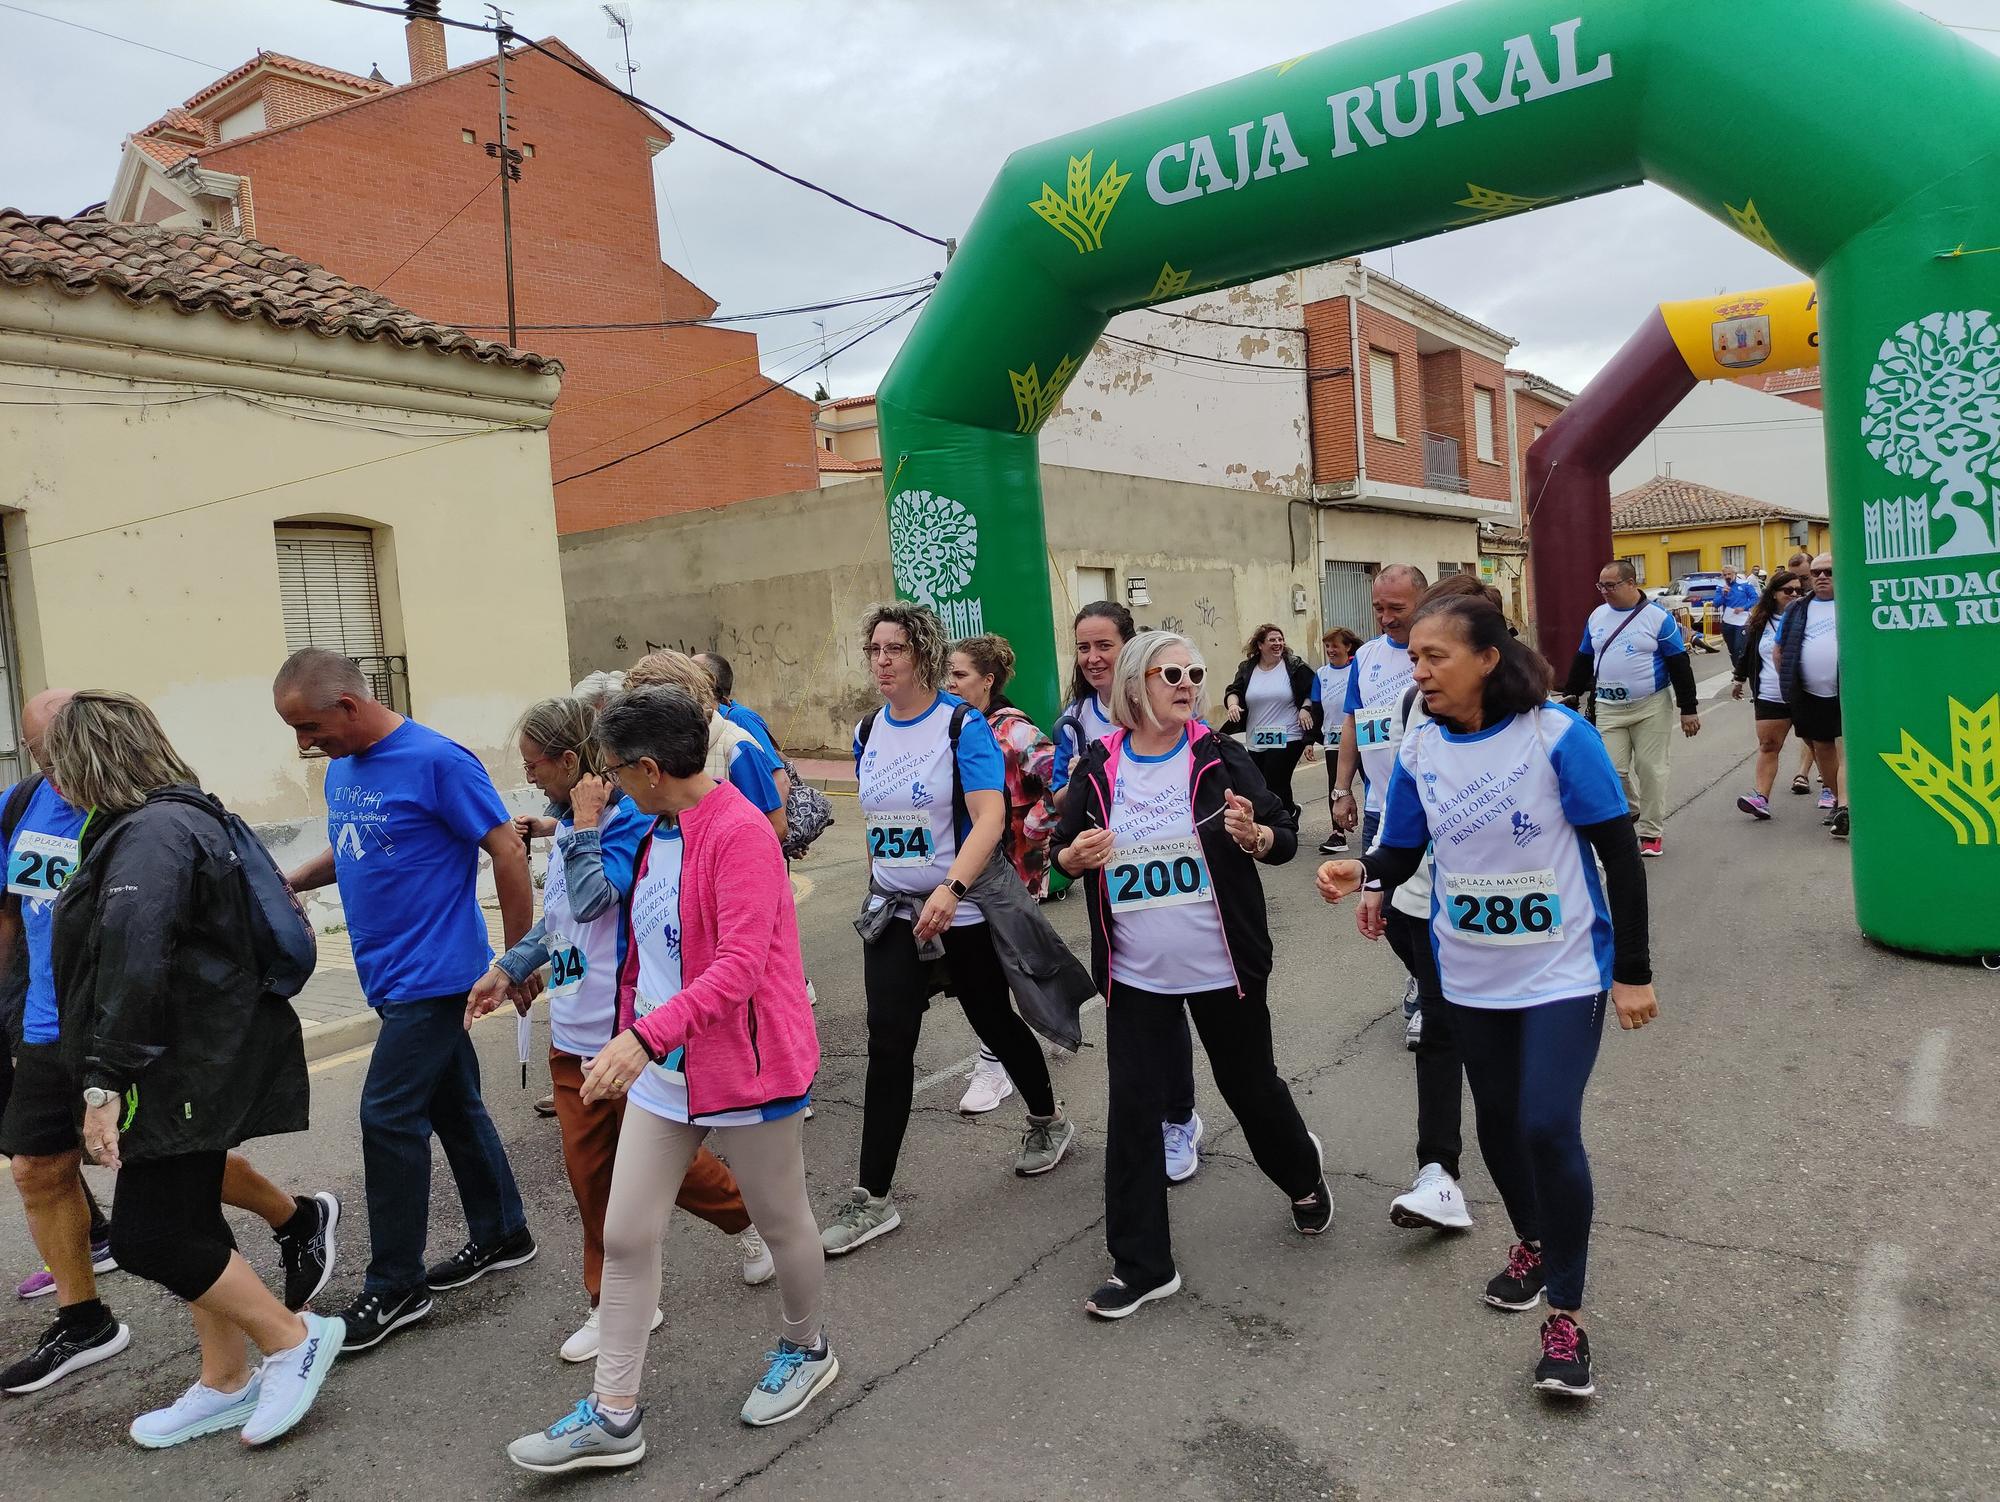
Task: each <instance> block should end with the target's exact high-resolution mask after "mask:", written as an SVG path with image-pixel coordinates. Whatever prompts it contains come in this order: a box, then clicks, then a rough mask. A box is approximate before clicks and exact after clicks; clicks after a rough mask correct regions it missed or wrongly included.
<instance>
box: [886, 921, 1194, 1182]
mask: <svg viewBox="0 0 2000 1502" xmlns="http://www.w3.org/2000/svg"><path fill="white" fill-rule="evenodd" d="M944 959H945V966H946V968H947V969H948V970H949V971H950V973H951V988H952V990H953V991H954V992H956V993H957V995H958V1004H959V1006H960V1008H962V1009H963V1010H964V1012H965V1020H966V1021H967V1022H969V1023H971V1024H972V1030H973V1032H975V1033H977V1034H978V1035H979V1041H980V1042H981V1043H984V1044H985V1045H986V1046H987V1047H988V1048H989V1049H991V1050H992V1051H993V1056H994V1057H995V1058H997V1059H998V1060H999V1061H1000V1062H1001V1064H1003V1065H1004V1066H1005V1067H1006V1070H1007V1075H1008V1078H1010V1079H1012V1080H1013V1081H1014V1084H1015V1087H1016V1088H1017V1089H1019V1090H1020V1092H1021V1099H1022V1101H1023V1103H1025V1104H1026V1106H1027V1108H1028V1111H1029V1113H1030V1114H1031V1115H1035V1116H1048V1115H1052V1114H1053V1113H1054V1111H1055V1108H1056V1097H1055V1090H1054V1088H1053V1087H1052V1086H1051V1085H1050V1084H1049V1064H1048V1060H1047V1059H1045V1058H1043V1057H1042V1047H1041V1045H1040V1044H1039V1043H1037V1042H1036V1041H1035V1035H1034V1032H1033V1031H1032V1030H1031V1029H1030V1028H1029V1027H1028V1024H1027V1023H1025V1022H1023V1021H1022V1020H1021V1019H1020V1017H1019V1016H1017V1015H1016V1014H1015V1012H1014V1001H1013V997H1012V996H1011V995H1010V994H1009V993H1008V990H1007V977H1006V976H1005V974H1003V973H1002V971H1001V969H1000V957H999V956H998V955H996V954H995V953H994V952H993V937H992V935H991V934H989V933H988V932H987V930H986V925H985V924H984V923H968V924H966V925H965V927H963V928H948V929H946V930H945V931H944ZM862 974H863V977H864V981H865V983H866V986H867V991H868V1085H867V1088H866V1091H865V1093H864V1095H863V1097H862V1110H861V1187H862V1188H863V1189H866V1190H867V1191H868V1192H869V1193H870V1194H875V1195H881V1194H887V1193H888V1192H889V1185H890V1184H891V1183H892V1182H893V1181H894V1180H895V1177H896V1159H897V1158H898V1157H900V1156H901V1155H902V1151H903V1133H904V1132H905V1131H906V1130H907V1129H908V1128H909V1125H910V1101H911V1098H912V1095H913V1090H914V1086H915V1084H916V1080H915V1077H914V1076H915V1069H916V1061H917V1036H918V1034H919V1033H920V1032H921V1031H922V1030H923V1025H924V1013H925V1011H926V1010H928V1009H929V1007H930V998H929V996H928V995H927V994H926V989H925V976H924V962H923V961H922V960H920V959H918V958H917V938H916V934H915V933H914V932H913V931H912V929H911V926H910V923H909V921H908V920H907V919H904V918H896V919H892V920H891V921H890V923H889V926H888V928H887V929H886V930H885V931H884V932H883V934H882V937H881V938H879V939H877V940H876V941H875V942H874V943H873V944H869V945H866V946H864V948H863V950H862ZM1159 1122H1160V1118H1159V1115H1158V1113H1155V1114H1154V1117H1153V1156H1154V1157H1155V1158H1159V1157H1160V1126H1159ZM1161 1171H1162V1173H1164V1172H1165V1170H1164V1169H1162V1170H1161Z"/></svg>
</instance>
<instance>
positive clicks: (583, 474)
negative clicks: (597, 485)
mask: <svg viewBox="0 0 2000 1502" xmlns="http://www.w3.org/2000/svg"><path fill="white" fill-rule="evenodd" d="M929 299H930V294H929V293H925V294H924V296H923V297H922V298H920V299H919V300H918V301H916V302H913V303H911V304H910V306H909V307H907V308H903V309H900V310H899V311H897V312H895V313H892V314H890V315H889V317H887V318H885V319H883V320H882V321H881V322H879V323H877V324H876V325H875V326H874V327H873V328H871V329H867V330H864V331H863V332H862V333H859V334H857V335H855V336H854V338H852V339H850V340H848V341H847V343H845V344H843V345H841V346H840V348H839V349H836V350H834V351H832V353H830V354H829V355H828V356H827V358H828V359H832V358H833V356H834V355H843V354H846V353H847V351H849V350H850V349H853V348H854V346H855V345H857V344H859V343H861V341H862V340H864V339H871V338H873V337H874V336H875V335H877V334H879V333H881V332H882V330H883V329H886V328H887V327H888V326H889V325H890V324H892V323H894V322H895V321H896V320H897V319H899V318H903V317H906V316H907V315H909V314H910V313H913V312H915V311H916V310H917V309H918V308H920V307H922V306H923V305H924V303H925V302H927V301H929ZM817 364H819V360H818V359H817V358H814V359H813V360H812V361H811V362H810V363H809V364H807V365H804V366H802V367H801V368H800V369H798V370H795V371H793V372H792V374H791V375H789V376H786V377H785V378H784V380H785V381H793V380H797V379H798V378H799V376H801V375H803V374H804V373H805V372H806V371H808V370H811V369H812V368H813V366H814V365H817ZM788 389H789V388H788V387H787V386H786V385H785V384H784V381H779V382H776V383H774V384H772V385H770V386H768V387H766V388H765V389H764V390H762V391H759V392H756V393H755V394H753V395H751V396H747V397H745V398H744V399H743V400H742V401H740V402H737V403H736V404H735V405H734V406H730V407H725V408H723V409H722V411H720V412H717V413H716V414H715V415H714V416H712V417H704V418H703V419H702V420H701V421H700V422H698V423H694V424H693V425H691V426H689V427H685V428H683V429H681V431H680V432H678V433H673V434H670V435H668V436H667V437H665V438H662V439H660V440H659V441H658V442H656V443H649V444H647V445H646V446H645V447H644V448H638V449H634V450H632V452H631V453H629V454H621V455H619V456H618V457H617V458H616V459H607V460H606V461H605V462H604V463H602V464H599V465H597V466H595V467H594V468H591V469H586V470H580V471H578V472H577V473H576V474H573V475H564V476H563V477H562V478H561V479H560V480H557V481H556V482H555V483H556V484H557V485H567V484H568V483H569V482H570V481H571V480H582V479H586V478H588V477H589V476H591V475H596V474H602V473H603V472H604V471H605V470H607V469H614V468H616V467H617V466H618V465H620V464H623V463H624V462H625V461H626V460H628V459H636V458H638V457H639V456H640V455H641V454H650V453H651V452H652V451H653V450H654V449H659V448H665V447H666V446H667V445H668V444H670V443H674V442H677V441H679V440H680V439H682V438H685V437H687V436H688V435H689V434H690V433H698V432H700V431H701V430H702V429H703V428H705V427H707V426H709V424H711V423H717V422H721V421H722V419H723V418H725V417H728V416H730V415H731V414H732V413H736V412H741V411H742V410H743V409H744V408H745V407H747V406H749V405H750V404H751V403H752V402H761V401H762V400H763V399H764V398H765V397H767V396H770V395H773V394H774V393H776V392H779V391H785V390H788ZM792 394H793V395H794V396H796V395H798V393H797V392H793V393H792Z"/></svg>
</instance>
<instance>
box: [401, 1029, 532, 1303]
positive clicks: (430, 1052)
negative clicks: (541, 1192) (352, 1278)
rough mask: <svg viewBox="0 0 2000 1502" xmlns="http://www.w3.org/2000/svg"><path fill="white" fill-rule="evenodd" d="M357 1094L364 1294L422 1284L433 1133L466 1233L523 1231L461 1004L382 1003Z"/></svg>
mask: <svg viewBox="0 0 2000 1502" xmlns="http://www.w3.org/2000/svg"><path fill="white" fill-rule="evenodd" d="M376 1010H377V1012H379V1013H380V1014H381V1018H382V1031H381V1034H380V1036H378V1037H377V1038H376V1040H375V1052H374V1054H373V1056H372V1057H371V1058H370V1059H369V1061H368V1079H367V1081H366V1083H364V1084H363V1085H362V1087H361V1164H362V1168H363V1169H364V1171H365V1173H366V1176H367V1186H368V1242H369V1253H370V1255H369V1261H368V1275H367V1278H366V1279H365V1280H364V1282H363V1288H364V1290H365V1291H366V1292H368V1293H380V1294H389V1295H398V1294H403V1293H407V1292H408V1291H409V1290H411V1289H413V1288H420V1287H422V1286H423V1281H424V1243H425V1240H426V1239H427V1237H428V1235H429V1231H430V1214H431V1134H432V1133H433V1132H435V1133H436V1134H437V1139H438V1142H439V1143H440V1144H441V1145H442V1146H443V1148H444V1155H445V1160H446V1161H447V1162H449V1163H450V1164H451V1175H452V1177H453V1178H454V1179H456V1180H457V1181H458V1197H459V1199H460V1200H461V1201H463V1203H464V1206H465V1228H466V1232H467V1234H468V1235H469V1236H470V1237H471V1238H472V1240H473V1241H475V1242H477V1243H478V1244H479V1245H481V1246H486V1245H490V1244H491V1243H493V1242H496V1241H501V1240H504V1239H505V1238H507V1237H509V1236H511V1235H513V1234H514V1233H515V1232H516V1231H519V1230H520V1229H521V1228H522V1227H524V1226H525V1225H526V1224H527V1220H528V1217H527V1212H526V1211H525V1210H523V1209H522V1208H521V1192H520V1190H519V1189H517V1188H515V1186H514V1171H513V1170H512V1169H511V1168H509V1167H508V1166H507V1150H506V1149H505V1148H504V1147H502V1146H501V1145H500V1134H499V1132H497V1131H495V1130H494V1127H493V1120H492V1118H491V1117H489V1116H488V1115H487V1114H486V1104H485V1102H484V1101H482V1100H481V1099H480V1098H479V1055H478V1054H477V1053H475V1052H474V1051H473V1047H472V1038H471V1036H470V1035H469V1034H467V1032H466V1030H465V998H464V997H463V996H438V997H433V998H431V999H429V1000H426V1001H389V1002H384V1003H382V1004H381V1005H380V1006H379V1007H377V1008H376Z"/></svg>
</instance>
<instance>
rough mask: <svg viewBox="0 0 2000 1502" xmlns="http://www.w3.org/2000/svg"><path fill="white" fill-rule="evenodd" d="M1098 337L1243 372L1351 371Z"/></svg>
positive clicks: (1120, 337)
mask: <svg viewBox="0 0 2000 1502" xmlns="http://www.w3.org/2000/svg"><path fill="white" fill-rule="evenodd" d="M1233 327H1238V328H1241V327H1245V325H1241V324H1237V325H1233ZM1287 332H1290V333H1299V332H1302V330H1297V329H1292V330H1288V331H1287ZM1097 337H1098V338H1100V339H1108V340H1110V341H1111V342H1112V343H1113V344H1124V345H1130V346H1131V347H1132V348H1134V349H1145V350H1152V351H1154V352H1155V353H1157V354H1162V355H1171V356H1173V357H1174V358H1175V359H1178V360H1199V361H1201V362H1202V363H1203V364H1206V365H1231V366H1235V367H1237V368H1238V369H1242V370H1270V371H1277V372H1279V373H1281V374H1284V375H1303V376H1335V375H1346V374H1348V372H1349V369H1350V367H1348V366H1346V365H1273V364H1271V363H1270V362H1269V361H1267V360H1237V359H1232V358H1231V357H1229V356H1228V355H1204V354H1201V353H1199V352H1198V351H1195V350H1190V349H1172V348H1169V347H1168V346H1167V345H1164V344H1149V343H1147V342H1146V341H1145V340H1144V339H1130V338H1127V337H1126V336H1125V335H1123V334H1112V333H1103V334H1099V335H1098V336H1097Z"/></svg>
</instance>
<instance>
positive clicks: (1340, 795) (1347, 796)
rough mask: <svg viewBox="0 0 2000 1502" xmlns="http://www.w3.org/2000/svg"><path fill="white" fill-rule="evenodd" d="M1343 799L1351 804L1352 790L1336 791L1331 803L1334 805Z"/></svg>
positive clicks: (1352, 798)
mask: <svg viewBox="0 0 2000 1502" xmlns="http://www.w3.org/2000/svg"><path fill="white" fill-rule="evenodd" d="M1343 798H1345V799H1347V800H1348V802H1350V803H1352V802H1353V801H1354V792H1353V790H1352V789H1351V788H1342V789H1340V791H1338V792H1337V793H1335V794H1334V795H1333V801H1334V802H1335V803H1338V802H1339V801H1340V800H1341V799H1343Z"/></svg>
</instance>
